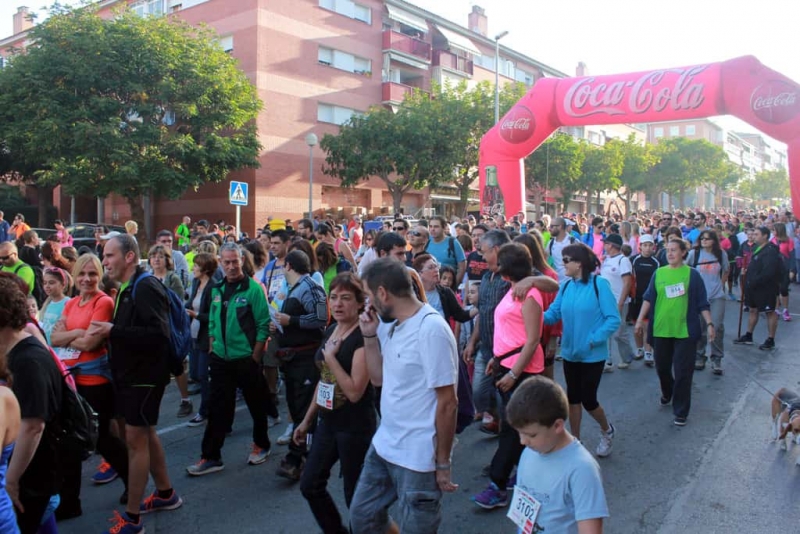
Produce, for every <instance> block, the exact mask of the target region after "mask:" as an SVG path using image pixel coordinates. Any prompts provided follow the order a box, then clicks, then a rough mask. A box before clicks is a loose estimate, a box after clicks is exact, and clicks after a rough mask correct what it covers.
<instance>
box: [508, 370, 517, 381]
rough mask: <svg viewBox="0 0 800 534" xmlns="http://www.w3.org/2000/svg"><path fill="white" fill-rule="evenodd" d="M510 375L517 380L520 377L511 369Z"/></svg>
mask: <svg viewBox="0 0 800 534" xmlns="http://www.w3.org/2000/svg"><path fill="white" fill-rule="evenodd" d="M508 376H510V377H511V380H517V379H518V378H519V377H518V376H517V375H515V374H514V371H512V370H511V369H509V370H508Z"/></svg>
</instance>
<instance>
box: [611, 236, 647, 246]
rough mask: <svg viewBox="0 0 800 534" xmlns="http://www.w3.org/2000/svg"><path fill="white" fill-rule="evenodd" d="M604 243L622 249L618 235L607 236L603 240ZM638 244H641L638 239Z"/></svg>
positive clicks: (620, 238)
mask: <svg viewBox="0 0 800 534" xmlns="http://www.w3.org/2000/svg"><path fill="white" fill-rule="evenodd" d="M604 242H605V243H611V244H612V245H614V246H616V247H617V248H621V247H622V236H621V235H619V234H608V235H607V236H606V238H605V240H604ZM639 242H640V243H641V242H642V240H641V239H640V240H639Z"/></svg>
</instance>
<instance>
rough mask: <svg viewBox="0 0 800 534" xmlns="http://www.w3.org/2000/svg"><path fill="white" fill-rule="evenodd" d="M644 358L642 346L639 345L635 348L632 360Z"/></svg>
mask: <svg viewBox="0 0 800 534" xmlns="http://www.w3.org/2000/svg"><path fill="white" fill-rule="evenodd" d="M642 358H644V348H642V347H639V348H638V349H636V356H634V357H633V359H634V360H641V359H642Z"/></svg>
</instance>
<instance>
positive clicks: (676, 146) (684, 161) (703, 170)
mask: <svg viewBox="0 0 800 534" xmlns="http://www.w3.org/2000/svg"><path fill="white" fill-rule="evenodd" d="M657 152H658V153H659V155H660V161H659V162H658V163H657V164H656V165H655V166H654V167H653V178H654V179H655V181H656V183H658V184H659V186H660V187H663V189H664V190H665V191H667V192H669V193H672V194H676V193H677V194H678V195H679V199H680V202H679V205H680V206H681V207H685V206H686V192H687V191H688V190H689V189H690V188H694V187H697V186H699V185H703V184H713V183H715V182H716V181H718V180H722V178H721V176H724V175H726V174H728V172H727V169H726V165H725V163H726V162H727V161H728V157H727V155H726V154H725V151H724V150H722V148H721V147H719V146H717V145H715V144H713V143H711V142H709V141H706V140H705V139H687V138H685V137H674V138H671V139H665V140H663V141H661V142H660V143H659V144H658V149H657Z"/></svg>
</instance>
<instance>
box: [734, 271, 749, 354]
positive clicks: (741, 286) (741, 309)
mask: <svg viewBox="0 0 800 534" xmlns="http://www.w3.org/2000/svg"><path fill="white" fill-rule="evenodd" d="M745 278H747V269H745V271H744V272H743V273H742V276H740V277H739V292H740V293H741V296H742V298H741V299H740V302H739V330H738V333H737V335H736V339H739V338H740V337H742V315H743V314H744V284H745Z"/></svg>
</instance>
